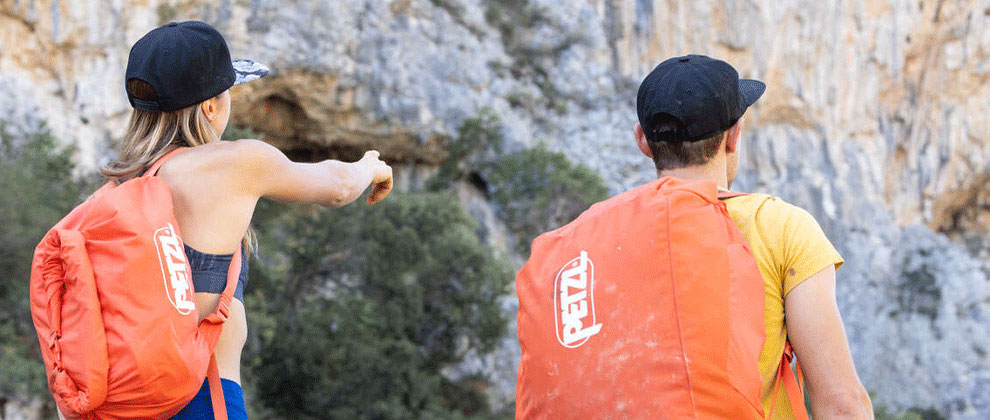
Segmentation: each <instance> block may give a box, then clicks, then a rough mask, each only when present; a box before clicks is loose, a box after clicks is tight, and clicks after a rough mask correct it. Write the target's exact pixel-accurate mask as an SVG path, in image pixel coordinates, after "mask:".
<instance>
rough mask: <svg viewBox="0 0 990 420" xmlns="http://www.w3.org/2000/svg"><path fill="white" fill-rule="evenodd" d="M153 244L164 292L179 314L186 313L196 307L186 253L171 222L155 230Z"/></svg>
mask: <svg viewBox="0 0 990 420" xmlns="http://www.w3.org/2000/svg"><path fill="white" fill-rule="evenodd" d="M155 245H156V246H157V247H158V261H159V262H160V263H161V265H162V279H163V280H164V282H165V294H166V295H167V296H168V300H169V301H170V302H172V306H175V309H177V310H178V311H179V313H180V314H182V315H187V314H189V313H190V312H192V311H193V309H196V303H195V302H193V290H192V285H191V284H190V283H189V281H190V278H189V271H188V270H187V269H186V253H185V250H183V249H182V241H180V240H179V235H177V234H176V233H175V228H173V227H172V224H171V223H169V224H168V225H167V226H165V227H163V228H161V229H158V230H156V231H155Z"/></svg>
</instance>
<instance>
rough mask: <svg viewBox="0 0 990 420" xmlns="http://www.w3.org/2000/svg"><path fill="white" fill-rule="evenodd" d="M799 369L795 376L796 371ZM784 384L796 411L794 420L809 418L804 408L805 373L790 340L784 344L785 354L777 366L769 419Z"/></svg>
mask: <svg viewBox="0 0 990 420" xmlns="http://www.w3.org/2000/svg"><path fill="white" fill-rule="evenodd" d="M792 360H793V361H794V370H791V361H792ZM795 370H796V371H797V376H796V377H795V375H794V371H795ZM781 385H783V387H784V392H785V393H787V399H788V400H790V403H791V411H792V412H793V413H794V420H808V411H807V410H805V408H804V374H803V372H801V364H800V363H799V362H798V361H797V360H795V357H794V350H793V349H792V348H791V343H790V342H789V341H788V342H787V343H786V344H785V345H784V355H783V356H782V357H781V358H780V366H779V367H778V368H777V380H776V381H775V383H774V386H773V400H772V402H771V403H770V411H769V413H767V414H768V416H767V419H773V409H774V407H775V406H776V405H777V394H779V393H780V387H781Z"/></svg>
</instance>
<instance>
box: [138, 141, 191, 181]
mask: <svg viewBox="0 0 990 420" xmlns="http://www.w3.org/2000/svg"><path fill="white" fill-rule="evenodd" d="M186 149H188V147H177V148H175V149H174V150H172V151H171V152H168V153H166V154H165V155H164V156H162V157H160V158H158V160H157V161H155V163H154V164H152V165H151V168H148V170H147V171H145V172H144V175H142V176H155V175H157V174H158V170H159V169H161V168H162V165H164V164H165V161H167V160H169V159H171V158H173V157H175V155H177V154H179V153H180V152H182V151H184V150H186Z"/></svg>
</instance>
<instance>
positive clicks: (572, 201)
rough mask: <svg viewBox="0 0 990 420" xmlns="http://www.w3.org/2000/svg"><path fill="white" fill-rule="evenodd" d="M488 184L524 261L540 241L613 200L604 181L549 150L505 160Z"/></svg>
mask: <svg viewBox="0 0 990 420" xmlns="http://www.w3.org/2000/svg"><path fill="white" fill-rule="evenodd" d="M486 179H487V181H488V183H489V185H491V195H492V201H494V202H495V204H496V205H497V206H498V209H499V212H500V213H501V214H502V216H503V218H504V220H505V222H506V224H507V225H508V227H509V229H510V230H511V231H512V232H513V233H515V235H516V237H517V238H518V243H517V250H518V251H519V252H520V253H522V254H524V255H528V254H529V246H530V243H531V242H532V240H533V238H535V237H536V236H537V235H539V234H540V233H543V232H546V231H548V230H552V229H556V228H558V227H560V226H562V225H564V224H566V223H569V222H570V221H571V220H574V219H575V218H576V217H577V216H579V215H580V214H581V212H583V211H584V210H586V209H587V208H588V207H589V206H591V205H592V204H594V203H596V202H599V201H602V200H604V199H605V198H607V197H608V189H607V188H605V183H604V182H603V181H602V179H601V177H599V176H598V175H597V174H595V173H594V172H592V171H591V170H590V169H588V168H586V167H584V166H580V165H574V164H572V163H571V162H570V161H569V160H567V157H566V156H564V154H563V153H556V152H551V151H549V150H547V149H546V147H544V146H543V145H540V146H537V147H536V148H533V149H528V150H524V151H522V152H519V153H516V154H512V155H509V156H506V157H503V158H502V159H500V160H499V161H498V162H496V163H495V165H494V167H493V168H492V169H491V171H490V172H489V173H488V176H487V178H486Z"/></svg>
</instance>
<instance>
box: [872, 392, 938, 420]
mask: <svg viewBox="0 0 990 420" xmlns="http://www.w3.org/2000/svg"><path fill="white" fill-rule="evenodd" d="M870 399H872V400H873V417H874V419H875V420H946V419H945V417H944V416H942V414H941V413H939V412H938V411H937V410H935V409H934V408H925V409H919V408H912V409H909V410H907V411H905V412H903V413H899V414H898V413H895V412H893V411H892V410H891V409H890V408H889V407H887V406H886V405H884V404H882V403H879V402H877V399H876V395H874V393H873V392H870Z"/></svg>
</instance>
